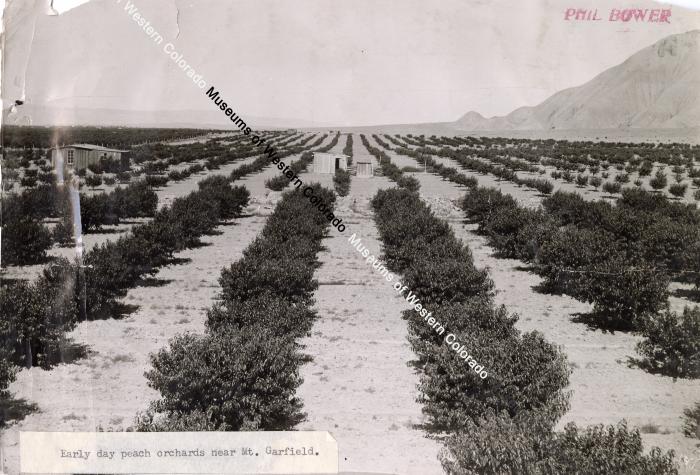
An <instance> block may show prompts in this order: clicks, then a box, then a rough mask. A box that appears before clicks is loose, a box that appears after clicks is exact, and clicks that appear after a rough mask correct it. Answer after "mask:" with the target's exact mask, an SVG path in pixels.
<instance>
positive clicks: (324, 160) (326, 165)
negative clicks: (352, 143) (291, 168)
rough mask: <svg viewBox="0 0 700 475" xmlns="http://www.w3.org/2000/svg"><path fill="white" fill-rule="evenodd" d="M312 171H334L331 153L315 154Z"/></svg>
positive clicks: (333, 159) (333, 160)
mask: <svg viewBox="0 0 700 475" xmlns="http://www.w3.org/2000/svg"><path fill="white" fill-rule="evenodd" d="M314 173H335V157H333V156H332V155H331V156H329V155H321V156H318V155H315V156H314Z"/></svg>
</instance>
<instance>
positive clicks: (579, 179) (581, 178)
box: [576, 175, 588, 186]
mask: <svg viewBox="0 0 700 475" xmlns="http://www.w3.org/2000/svg"><path fill="white" fill-rule="evenodd" d="M576 184H577V185H578V186H586V185H587V184H588V176H587V175H577V176H576Z"/></svg>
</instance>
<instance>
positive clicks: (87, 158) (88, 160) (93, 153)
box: [51, 147, 121, 170]
mask: <svg viewBox="0 0 700 475" xmlns="http://www.w3.org/2000/svg"><path fill="white" fill-rule="evenodd" d="M71 150H72V151H73V166H72V168H74V169H75V170H82V169H83V168H87V167H88V166H89V165H93V164H97V163H100V159H101V158H102V156H105V157H107V158H112V159H115V160H119V159H120V158H121V152H104V151H100V150H85V149H80V148H73V147H64V148H62V149H61V152H62V153H63V162H64V164H65V165H66V166H70V165H68V156H69V152H70V151H71ZM56 159H57V157H56V149H53V150H51V163H52V165H53V166H54V167H55V166H56Z"/></svg>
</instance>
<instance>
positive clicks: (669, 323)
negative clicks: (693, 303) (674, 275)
mask: <svg viewBox="0 0 700 475" xmlns="http://www.w3.org/2000/svg"><path fill="white" fill-rule="evenodd" d="M643 334H644V337H645V339H644V340H642V341H641V342H640V343H639V344H638V345H637V351H638V352H639V353H640V354H641V355H642V356H643V357H644V360H643V361H642V362H641V364H642V366H643V367H644V368H646V369H647V370H649V371H652V372H657V373H661V374H665V375H668V376H673V377H676V378H700V307H694V308H692V309H691V308H688V307H686V308H685V309H684V310H683V315H682V316H681V317H679V316H678V315H677V314H676V313H674V312H671V311H665V312H663V313H661V314H659V315H656V316H653V317H650V318H649V319H647V321H646V322H645V324H644V328H643Z"/></svg>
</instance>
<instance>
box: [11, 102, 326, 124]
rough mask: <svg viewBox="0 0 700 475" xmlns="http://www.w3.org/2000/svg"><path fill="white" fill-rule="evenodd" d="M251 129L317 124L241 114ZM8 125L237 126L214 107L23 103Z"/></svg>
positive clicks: (16, 108)
mask: <svg viewBox="0 0 700 475" xmlns="http://www.w3.org/2000/svg"><path fill="white" fill-rule="evenodd" d="M243 118H244V119H245V120H246V121H247V123H248V125H250V126H251V127H252V128H254V129H266V128H295V127H319V126H321V125H322V124H316V123H313V122H310V121H303V120H295V119H276V118H267V117H255V116H245V115H244V116H243ZM3 121H4V122H5V123H7V124H11V125H105V126H110V125H111V126H124V127H173V128H195V129H232V130H233V129H237V127H235V126H234V125H233V124H232V123H231V121H230V120H228V118H227V117H226V116H225V115H224V113H223V112H221V111H220V110H219V109H218V108H217V107H214V106H212V107H211V110H166V111H139V110H121V109H89V108H57V107H44V106H35V105H32V104H24V105H21V106H16V107H15V108H14V112H8V111H6V112H5V114H4V119H3Z"/></svg>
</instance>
